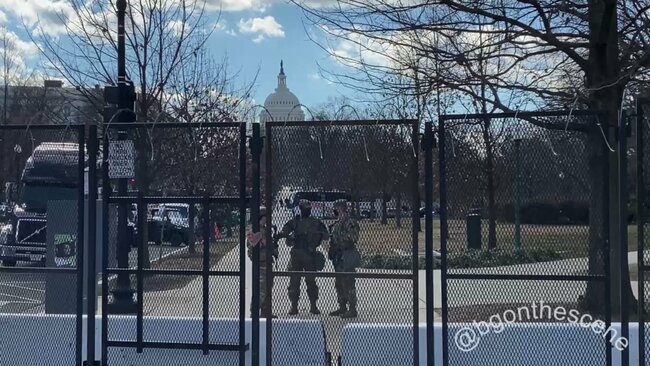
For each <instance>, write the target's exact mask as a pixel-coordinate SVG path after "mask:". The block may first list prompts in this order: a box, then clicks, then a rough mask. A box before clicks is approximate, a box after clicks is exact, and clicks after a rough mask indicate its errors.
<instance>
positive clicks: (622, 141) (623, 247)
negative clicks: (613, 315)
mask: <svg viewBox="0 0 650 366" xmlns="http://www.w3.org/2000/svg"><path fill="white" fill-rule="evenodd" d="M627 118H628V117H627V113H626V112H625V111H624V110H623V111H621V115H620V120H619V125H618V158H619V162H618V179H619V181H618V185H619V205H620V208H619V210H620V211H619V220H620V221H619V223H620V225H619V226H620V229H619V240H620V243H619V245H620V255H621V259H620V271H621V281H622V283H621V293H620V301H621V333H622V337H623V338H625V339H630V338H629V333H630V324H629V321H630V316H629V314H628V312H627V310H626V309H627V308H628V306H629V304H628V299H627V297H626V296H625V292H624V290H623V289H625V288H627V287H628V286H629V283H630V272H629V268H628V265H627V259H626V258H627V255H628V244H627V199H628V192H627V133H626V131H627V129H626V125H627ZM621 362H622V364H623V365H628V364H629V363H630V351H629V349H628V348H627V347H625V349H623V351H622V352H621Z"/></svg>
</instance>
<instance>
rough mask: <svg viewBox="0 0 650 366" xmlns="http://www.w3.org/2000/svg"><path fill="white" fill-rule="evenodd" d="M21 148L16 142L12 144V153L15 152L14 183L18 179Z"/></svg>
mask: <svg viewBox="0 0 650 366" xmlns="http://www.w3.org/2000/svg"><path fill="white" fill-rule="evenodd" d="M22 152H23V149H22V148H21V147H20V145H18V144H16V146H14V153H16V184H18V182H19V181H20V154H22Z"/></svg>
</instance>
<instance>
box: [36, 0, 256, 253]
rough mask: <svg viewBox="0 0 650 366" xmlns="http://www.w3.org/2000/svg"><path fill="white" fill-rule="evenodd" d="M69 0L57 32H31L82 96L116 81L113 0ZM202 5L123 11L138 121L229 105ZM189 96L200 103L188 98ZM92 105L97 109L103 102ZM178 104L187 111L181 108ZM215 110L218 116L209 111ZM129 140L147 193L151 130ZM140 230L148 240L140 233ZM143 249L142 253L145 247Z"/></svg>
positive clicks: (152, 0)
mask: <svg viewBox="0 0 650 366" xmlns="http://www.w3.org/2000/svg"><path fill="white" fill-rule="evenodd" d="M70 4H71V9H72V10H73V11H72V13H71V14H70V15H66V14H63V13H62V14H60V18H61V19H60V21H61V24H63V25H64V27H65V33H64V35H63V36H59V37H57V38H54V37H52V36H49V35H48V33H47V32H46V31H45V30H44V29H36V30H35V31H34V32H32V33H31V34H30V36H31V38H32V40H33V41H34V43H35V44H36V45H37V46H38V47H39V49H40V50H41V52H42V54H43V55H44V57H45V59H46V60H47V61H48V64H49V66H50V67H51V68H52V71H53V72H54V73H55V74H58V75H60V76H61V77H63V78H64V79H65V80H66V81H67V82H68V84H71V85H72V86H74V87H76V88H78V89H79V90H80V91H81V92H82V93H84V94H85V95H87V96H89V95H91V91H92V89H93V87H92V85H96V84H100V85H106V84H108V85H116V84H117V61H118V60H117V24H116V16H115V14H116V1H115V0H109V1H82V0H70ZM205 5H206V4H205V1H204V0H142V1H137V2H131V3H130V6H129V8H128V10H127V14H126V47H127V51H126V54H127V56H126V57H127V58H126V69H127V78H128V80H130V81H132V82H133V84H134V85H135V88H136V92H137V98H136V105H135V112H136V115H137V119H138V121H147V122H161V123H162V122H167V121H171V120H178V121H189V120H192V121H205V120H207V119H210V118H213V117H214V118H215V119H216V118H222V117H226V114H228V113H230V112H232V111H233V110H234V109H236V108H233V105H232V101H231V100H228V99H227V98H226V97H225V96H224V95H220V96H215V95H216V94H218V93H219V92H224V91H227V89H224V85H223V83H224V82H228V81H230V80H231V79H230V76H224V74H223V72H226V71H227V69H226V68H225V66H223V65H221V66H220V65H217V64H216V63H213V62H207V56H205V42H206V41H207V39H208V38H209V36H210V34H211V33H212V31H213V30H214V26H213V25H212V24H209V22H208V20H207V18H206V17H205V12H206V10H205ZM215 67H216V69H215ZM208 68H209V70H208ZM219 68H221V69H219ZM199 71H202V72H203V74H198V72H199ZM184 78H185V80H189V79H188V78H190V79H191V78H194V81H195V82H196V83H195V84H194V85H192V84H191V83H187V84H185V81H184V80H183V79H184ZM197 78H202V79H200V80H198V79H197ZM210 83H216V84H214V85H208V84H210ZM226 88H227V86H226ZM208 89H209V90H213V91H217V93H216V94H215V95H209V96H208V98H211V101H210V103H209V105H202V103H204V102H205V101H206V98H205V97H206V96H205V94H203V93H204V92H205V91H206V90H208ZM179 95H180V97H179ZM199 96H200V97H199ZM243 96H247V93H244V95H243ZM191 98H200V100H197V99H194V100H192V101H191V102H190V101H189V99H191ZM234 98H235V97H234ZM89 100H90V98H89ZM92 102H94V103H96V104H95V105H96V108H97V110H98V111H100V112H101V111H102V108H103V101H102V100H99V101H97V100H94V101H92ZM179 102H180V104H179ZM182 103H186V106H187V107H188V108H182V106H181V104H182ZM217 103H218V104H219V107H217ZM215 110H218V111H223V112H224V113H225V114H224V113H221V112H220V113H221V114H216V115H210V114H211V113H213V111H215ZM190 111H191V112H190ZM188 113H191V114H192V116H189V115H188ZM188 118H189V119H188ZM132 138H133V139H134V143H135V147H136V151H137V155H136V162H135V165H136V185H137V188H138V190H139V191H140V192H142V193H143V194H147V193H148V192H149V189H150V186H151V185H152V182H153V171H154V169H155V168H156V167H155V166H153V164H152V161H156V160H157V159H156V158H155V156H154V155H153V154H154V153H155V149H152V148H151V146H154V145H155V144H156V142H155V141H154V140H156V139H157V135H155V134H153V133H152V132H151V131H145V130H143V129H140V130H138V131H134V134H133V135H132ZM158 140H160V139H159V138H158ZM176 146H177V145H176ZM143 235H144V237H145V238H147V233H146V230H145V232H144V233H143ZM144 254H145V256H146V257H148V253H147V252H145V253H144ZM146 262H148V258H147V260H146Z"/></svg>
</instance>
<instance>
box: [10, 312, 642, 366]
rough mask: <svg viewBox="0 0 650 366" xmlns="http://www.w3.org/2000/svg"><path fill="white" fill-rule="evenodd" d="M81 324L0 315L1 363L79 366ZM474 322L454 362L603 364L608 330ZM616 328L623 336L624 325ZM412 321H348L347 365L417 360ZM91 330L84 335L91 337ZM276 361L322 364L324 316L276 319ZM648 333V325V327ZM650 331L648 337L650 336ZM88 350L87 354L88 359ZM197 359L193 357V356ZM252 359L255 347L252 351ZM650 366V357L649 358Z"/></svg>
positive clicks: (123, 329) (147, 357)
mask: <svg viewBox="0 0 650 366" xmlns="http://www.w3.org/2000/svg"><path fill="white" fill-rule="evenodd" d="M75 325H76V319H75V317H74V316H73V315H25V314H17V315H13V314H1V315H0V365H21V366H41V365H57V366H59V365H60V366H68V365H70V366H73V365H74V362H75ZM468 325H470V324H456V323H452V324H450V326H449V351H450V360H453V363H452V364H454V365H463V366H484V365H507V366H537V365H539V366H542V365H543V366H546V365H571V366H592V365H601V364H603V359H604V354H605V346H604V339H603V336H602V335H599V334H596V333H594V332H593V331H592V330H591V329H589V328H581V327H577V326H574V325H571V324H564V323H529V324H527V323H521V324H510V325H506V326H505V329H504V330H503V331H502V332H501V333H494V332H491V333H489V334H485V335H484V336H482V337H481V339H480V341H479V343H478V345H477V346H476V348H474V349H472V350H471V351H469V352H463V351H461V350H460V349H459V348H458V347H457V346H456V344H455V343H454V335H455V334H456V332H457V331H458V330H459V329H461V328H463V327H464V326H468ZM100 326H101V322H100V319H99V318H97V321H96V351H95V353H96V355H97V359H99V355H100V354H101V352H100V350H101V345H100V344H99V343H100V342H99V341H100V339H101V329H100ZM260 328H261V329H260V330H261V333H262V336H261V337H260V341H261V353H260V356H261V357H260V358H261V360H262V361H263V362H264V361H265V352H264V350H265V347H266V344H265V339H266V337H265V331H266V330H265V329H266V328H265V322H264V320H261V321H260ZM238 329H239V328H238V323H237V319H210V337H211V338H210V339H211V342H213V343H217V342H226V343H235V342H236V341H237V332H238ZM612 329H614V330H616V331H617V332H618V334H619V335H620V325H619V324H613V326H612ZM245 330H246V342H247V343H250V335H251V322H250V319H247V321H246V325H245ZM412 331H413V328H412V327H411V326H410V325H406V324H404V325H399V324H354V323H351V324H348V325H346V326H345V327H344V328H343V332H342V337H341V343H342V344H341V352H342V364H343V365H344V366H348V365H354V366H364V365H372V366H381V365H386V366H395V365H409V364H412V349H413V348H412V339H413V338H412V337H413V333H412ZM418 331H419V337H420V342H419V364H420V365H425V364H426V360H427V354H426V344H425V341H426V326H425V325H424V324H420V326H419V329H418ZM85 333H86V330H85V329H84V330H83V333H82V337H83V339H85V338H86V337H85ZM273 333H274V339H273V365H274V366H295V365H301V366H303V365H304V366H322V365H325V364H326V359H327V356H326V353H327V349H326V345H325V336H324V331H323V325H322V323H321V322H320V321H318V320H276V321H274V322H273ZM646 334H648V336H650V326H646ZM109 335H110V338H111V339H119V340H130V341H134V340H135V317H132V316H128V317H112V318H111V320H110V322H109ZM144 336H145V340H147V341H154V342H162V341H176V342H194V343H199V342H200V340H201V320H200V319H199V318H153V317H146V318H145V321H144ZM441 337H442V328H441V325H440V324H436V327H435V342H436V344H435V350H434V355H430V356H432V357H434V358H435V360H436V365H442V353H441V349H442V340H441ZM649 338H650V337H649ZM638 347H639V345H638V325H637V324H636V323H631V324H630V337H629V346H628V349H629V352H630V365H638V364H639V360H638ZM612 354H613V365H614V366H621V361H620V352H619V351H618V350H617V349H616V348H613V352H612ZM85 356H86V355H85V349H84V350H83V352H82V357H83V359H84V360H85V359H86V357H85ZM188 360H191V361H188ZM109 362H110V365H111V366H122V365H125V366H126V365H129V366H132V365H133V366H139V365H143V366H144V365H156V366H158V365H161V366H166V365H169V366H171V365H182V364H188V362H189V363H191V364H192V365H199V366H201V365H206V366H207V365H223V366H231V365H233V366H234V365H237V364H238V355H237V353H236V352H219V351H212V352H210V354H209V355H207V356H204V355H203V354H202V353H201V351H200V350H199V351H197V350H160V349H147V350H144V352H143V353H140V354H139V353H137V352H136V350H135V348H120V347H114V348H110V351H109ZM246 364H247V365H250V350H249V351H248V352H247V354H246ZM646 366H650V362H646Z"/></svg>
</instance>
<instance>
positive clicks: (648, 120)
mask: <svg viewBox="0 0 650 366" xmlns="http://www.w3.org/2000/svg"><path fill="white" fill-rule="evenodd" d="M649 112H650V101H648V100H646V99H638V100H637V105H636V172H637V174H636V178H637V184H636V186H637V189H636V192H637V197H636V203H637V210H636V212H637V217H636V222H637V233H638V236H637V238H638V239H637V240H638V248H637V263H638V272H637V273H638V278H637V284H638V288H637V290H638V296H637V298H638V300H639V310H641V311H639V312H638V314H639V329H638V331H639V345H640V346H639V365H646V364H647V360H648V354H650V348H649V347H650V344H648V341H647V340H648V338H650V334H648V329H647V328H646V314H647V312H648V311H649V310H650V299H649V296H650V291H649V289H648V284H649V282H648V271H650V265H648V263H650V252H649V250H650V245H649V243H648V241H649V240H650V235H648V232H647V230H648V228H649V226H648V224H649V223H648V217H650V216H649V211H648V210H649V209H650V202H649V201H648V200H649V199H650V194H649V193H650V150H649V149H650V113H649Z"/></svg>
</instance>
